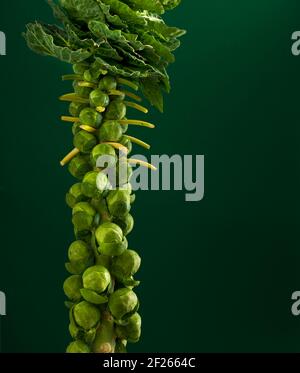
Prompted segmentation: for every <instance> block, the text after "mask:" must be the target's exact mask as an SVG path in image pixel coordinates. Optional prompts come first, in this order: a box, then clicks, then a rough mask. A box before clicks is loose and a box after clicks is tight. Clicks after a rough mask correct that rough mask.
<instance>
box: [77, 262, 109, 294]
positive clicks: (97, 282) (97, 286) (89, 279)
mask: <svg viewBox="0 0 300 373" xmlns="http://www.w3.org/2000/svg"><path fill="white" fill-rule="evenodd" d="M82 279H83V286H84V288H85V289H89V290H94V291H95V292H97V293H99V294H100V293H103V292H104V291H105V290H106V289H107V287H108V285H109V284H110V281H111V277H110V273H109V272H108V270H107V269H106V268H105V267H102V266H100V265H96V266H93V267H90V268H88V269H87V270H86V271H85V272H84V273H83V276H82Z"/></svg>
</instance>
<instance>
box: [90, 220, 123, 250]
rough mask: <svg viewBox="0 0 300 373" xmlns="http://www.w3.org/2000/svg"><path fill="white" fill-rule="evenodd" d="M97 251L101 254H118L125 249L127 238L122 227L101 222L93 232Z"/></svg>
mask: <svg viewBox="0 0 300 373" xmlns="http://www.w3.org/2000/svg"><path fill="white" fill-rule="evenodd" d="M95 236H96V240H97V242H98V243H99V245H100V247H99V252H100V254H103V255H111V256H118V255H121V254H122V253H123V252H124V250H126V249H127V245H128V243H127V240H126V238H125V237H124V236H123V232H122V229H121V228H120V227H119V226H118V225H116V224H114V223H111V222H105V223H102V224H101V225H100V226H99V227H98V228H97V230H96V232H95Z"/></svg>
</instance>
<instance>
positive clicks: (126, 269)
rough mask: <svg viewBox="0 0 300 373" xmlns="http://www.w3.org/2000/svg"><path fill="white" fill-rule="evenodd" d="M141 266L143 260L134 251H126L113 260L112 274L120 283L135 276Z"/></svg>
mask: <svg viewBox="0 0 300 373" xmlns="http://www.w3.org/2000/svg"><path fill="white" fill-rule="evenodd" d="M140 265H141V258H140V256H139V255H138V253H137V252H135V251H133V250H125V251H124V253H123V254H122V255H120V256H118V257H116V258H113V262H112V267H111V273H112V274H113V275H114V276H115V277H116V278H117V279H118V280H120V281H122V280H124V279H128V278H130V277H131V276H133V275H135V274H136V272H137V271H138V270H139V268H140Z"/></svg>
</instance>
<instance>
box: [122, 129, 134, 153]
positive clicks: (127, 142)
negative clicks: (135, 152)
mask: <svg viewBox="0 0 300 373" xmlns="http://www.w3.org/2000/svg"><path fill="white" fill-rule="evenodd" d="M123 127H124V126H123ZM119 143H120V144H122V145H124V146H125V148H127V151H128V154H130V153H131V151H132V142H131V141H130V140H129V139H127V138H126V137H124V136H122V137H121V140H120V141H119Z"/></svg>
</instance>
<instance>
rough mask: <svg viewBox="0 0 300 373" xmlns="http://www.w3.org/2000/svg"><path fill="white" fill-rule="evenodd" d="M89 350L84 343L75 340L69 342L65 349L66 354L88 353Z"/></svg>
mask: <svg viewBox="0 0 300 373" xmlns="http://www.w3.org/2000/svg"><path fill="white" fill-rule="evenodd" d="M90 352H91V350H90V348H89V346H88V345H87V344H85V343H84V342H82V341H80V340H77V341H74V342H71V343H70V344H69V346H68V347H67V353H75V354H78V353H90Z"/></svg>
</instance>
